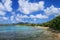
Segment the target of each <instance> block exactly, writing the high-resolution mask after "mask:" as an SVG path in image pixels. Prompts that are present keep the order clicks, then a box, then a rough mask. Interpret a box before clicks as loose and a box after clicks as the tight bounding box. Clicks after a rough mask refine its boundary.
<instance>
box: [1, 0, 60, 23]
mask: <svg viewBox="0 0 60 40" xmlns="http://www.w3.org/2000/svg"><path fill="white" fill-rule="evenodd" d="M58 15H60V0H0V23H1V24H6V23H18V22H28V23H43V22H47V21H50V20H52V19H53V18H55V17H56V16H58Z"/></svg>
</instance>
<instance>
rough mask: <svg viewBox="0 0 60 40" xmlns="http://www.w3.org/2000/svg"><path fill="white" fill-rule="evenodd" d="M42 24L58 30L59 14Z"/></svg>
mask: <svg viewBox="0 0 60 40" xmlns="http://www.w3.org/2000/svg"><path fill="white" fill-rule="evenodd" d="M42 26H48V27H50V28H54V29H58V30H60V16H57V17H56V18H54V19H53V20H51V21H49V22H47V23H43V24H42Z"/></svg>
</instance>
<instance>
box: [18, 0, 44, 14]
mask: <svg viewBox="0 0 60 40" xmlns="http://www.w3.org/2000/svg"><path fill="white" fill-rule="evenodd" d="M18 3H19V9H18V10H19V11H21V12H22V13H24V14H30V13H31V12H34V11H38V10H43V9H44V1H40V2H39V3H31V2H28V0H19V1H18Z"/></svg>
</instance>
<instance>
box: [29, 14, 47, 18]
mask: <svg viewBox="0 0 60 40" xmlns="http://www.w3.org/2000/svg"><path fill="white" fill-rule="evenodd" d="M30 18H39V19H44V18H48V16H46V15H42V14H37V15H35V16H34V15H30Z"/></svg>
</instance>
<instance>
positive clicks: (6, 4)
mask: <svg viewBox="0 0 60 40" xmlns="http://www.w3.org/2000/svg"><path fill="white" fill-rule="evenodd" d="M2 3H3V4H2V6H3V7H4V8H5V9H4V10H6V11H12V7H11V5H12V1H11V0H2Z"/></svg>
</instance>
